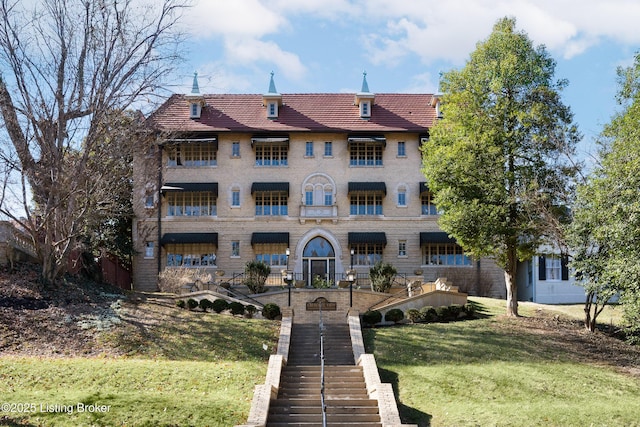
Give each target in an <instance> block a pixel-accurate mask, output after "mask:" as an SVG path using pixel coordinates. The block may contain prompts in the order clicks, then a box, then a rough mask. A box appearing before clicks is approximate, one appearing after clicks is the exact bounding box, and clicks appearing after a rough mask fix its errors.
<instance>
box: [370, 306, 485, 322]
mask: <svg viewBox="0 0 640 427" xmlns="http://www.w3.org/2000/svg"><path fill="white" fill-rule="evenodd" d="M405 318H406V319H408V320H409V321H411V322H412V323H434V322H451V321H456V320H464V319H473V318H475V307H474V306H473V304H470V303H467V304H465V305H460V304H454V305H449V306H441V307H431V306H427V307H423V308H421V309H420V310H418V309H415V308H410V309H409V310H407V311H406V312H403V311H402V310H400V309H399V308H393V309H391V310H389V311H387V313H386V314H385V315H384V320H385V321H387V322H393V323H398V322H400V321H402V320H404V319H405ZM362 322H363V323H364V324H365V325H366V326H373V325H375V324H377V323H380V322H382V313H380V312H379V311H378V310H370V311H367V312H365V313H364V314H363V315H362Z"/></svg>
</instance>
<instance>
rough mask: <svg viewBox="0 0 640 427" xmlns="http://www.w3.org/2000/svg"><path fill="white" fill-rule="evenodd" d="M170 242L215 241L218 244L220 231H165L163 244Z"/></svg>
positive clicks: (161, 242)
mask: <svg viewBox="0 0 640 427" xmlns="http://www.w3.org/2000/svg"><path fill="white" fill-rule="evenodd" d="M170 243H213V244H214V245H216V246H217V245H218V233H165V234H163V235H162V239H160V244H161V245H166V244H170Z"/></svg>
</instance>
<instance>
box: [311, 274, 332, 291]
mask: <svg viewBox="0 0 640 427" xmlns="http://www.w3.org/2000/svg"><path fill="white" fill-rule="evenodd" d="M311 286H313V287H314V288H316V289H327V288H330V287H332V286H333V282H332V281H331V280H329V279H323V278H322V277H320V276H318V275H317V274H316V275H315V276H313V280H312V281H311Z"/></svg>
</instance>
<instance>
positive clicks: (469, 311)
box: [462, 302, 476, 319]
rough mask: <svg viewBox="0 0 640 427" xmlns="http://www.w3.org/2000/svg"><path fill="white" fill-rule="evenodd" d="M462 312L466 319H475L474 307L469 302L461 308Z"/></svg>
mask: <svg viewBox="0 0 640 427" xmlns="http://www.w3.org/2000/svg"><path fill="white" fill-rule="evenodd" d="M462 310H463V311H464V313H465V315H466V317H467V319H473V318H474V317H476V307H475V306H474V305H473V304H471V303H470V302H468V303H466V304H465V305H464V306H463V307H462Z"/></svg>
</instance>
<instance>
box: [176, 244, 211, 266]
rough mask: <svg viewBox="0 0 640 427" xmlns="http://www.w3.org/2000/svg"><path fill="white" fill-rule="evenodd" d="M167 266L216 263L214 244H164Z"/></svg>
mask: <svg viewBox="0 0 640 427" xmlns="http://www.w3.org/2000/svg"><path fill="white" fill-rule="evenodd" d="M166 248H167V267H211V266H215V265H216V246H215V245H213V244H210V243H177V244H170V245H167V246H166Z"/></svg>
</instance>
